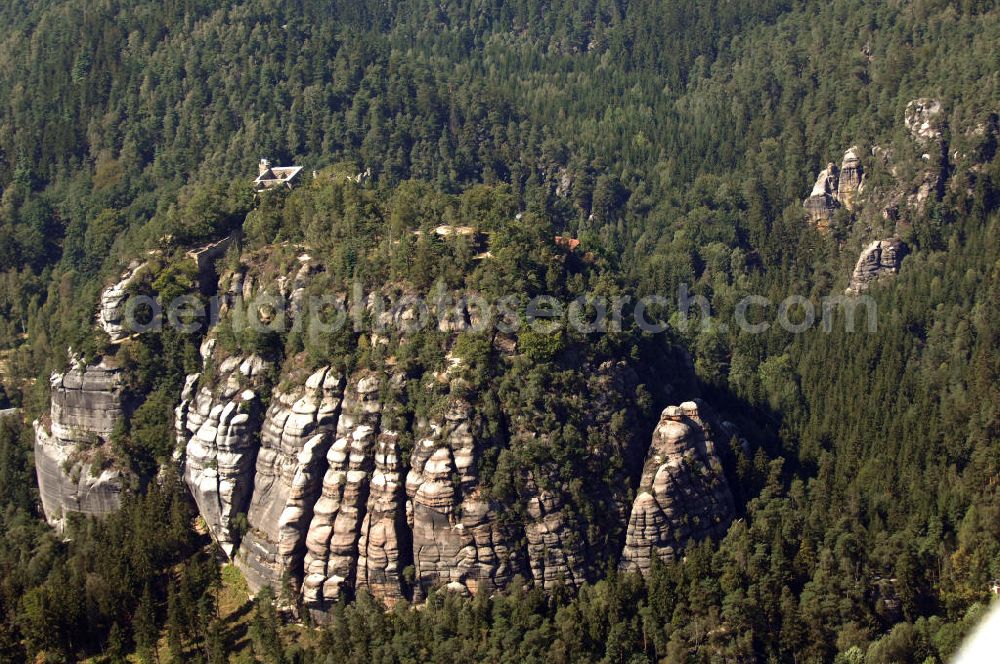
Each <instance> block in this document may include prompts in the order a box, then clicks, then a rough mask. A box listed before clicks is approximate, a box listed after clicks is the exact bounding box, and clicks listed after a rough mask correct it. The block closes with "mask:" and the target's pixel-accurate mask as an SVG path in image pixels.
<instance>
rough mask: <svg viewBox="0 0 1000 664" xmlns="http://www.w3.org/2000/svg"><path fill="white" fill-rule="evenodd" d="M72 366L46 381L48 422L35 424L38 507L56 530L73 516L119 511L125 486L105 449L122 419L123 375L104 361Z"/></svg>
mask: <svg viewBox="0 0 1000 664" xmlns="http://www.w3.org/2000/svg"><path fill="white" fill-rule="evenodd" d="M72 364H73V366H72V367H71V368H70V370H69V371H66V372H65V373H55V374H53V375H52V377H51V379H50V383H51V390H52V405H51V410H50V414H49V418H48V422H44V421H42V420H35V422H34V428H35V470H36V473H37V476H38V490H39V494H40V496H41V499H42V508H43V510H44V512H45V518H46V520H48V522H49V523H50V524H52V525H53V526H55V527H56V528H58V529H62V528H63V527H64V526H65V520H66V516H67V514H69V513H71V512H79V513H81V514H87V515H93V516H101V515H103V514H107V513H108V512H112V511H115V510H117V509H118V508H119V506H120V504H121V493H122V489H123V486H124V478H123V475H122V472H121V471H120V470H119V469H117V468H114V467H113V465H112V464H111V463H110V456H111V455H110V454H108V450H107V446H108V445H109V443H110V440H111V434H112V432H113V431H114V429H115V426H116V425H117V423H118V422H119V420H120V419H121V418H122V416H123V390H122V377H121V371H120V369H118V368H117V367H115V366H113V365H112V364H111V362H110V360H109V359H108V358H102V359H101V360H100V361H99V362H97V363H96V364H93V365H89V366H85V365H84V364H83V363H82V362H79V361H74V362H73V363H72Z"/></svg>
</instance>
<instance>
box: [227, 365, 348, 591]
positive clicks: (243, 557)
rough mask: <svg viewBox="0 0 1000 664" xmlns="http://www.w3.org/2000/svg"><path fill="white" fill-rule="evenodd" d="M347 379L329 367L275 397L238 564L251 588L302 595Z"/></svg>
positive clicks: (266, 418)
mask: <svg viewBox="0 0 1000 664" xmlns="http://www.w3.org/2000/svg"><path fill="white" fill-rule="evenodd" d="M343 383H344V381H343V378H342V377H341V376H340V375H339V374H338V373H337V372H336V371H333V370H331V369H330V368H329V367H324V368H322V369H319V370H318V371H316V372H314V373H312V374H310V375H309V376H308V377H307V378H306V379H305V380H304V382H303V383H302V384H301V385H296V386H293V387H292V388H290V389H289V391H287V392H284V391H279V392H277V393H275V394H274V396H272V398H271V402H270V406H269V407H268V409H267V412H266V414H265V416H264V422H263V425H262V427H261V432H260V448H259V450H258V452H257V462H256V467H255V472H254V476H253V496H252V498H251V501H250V507H249V510H248V512H247V522H248V526H249V529H248V530H247V532H246V534H245V536H244V537H243V540H242V542H241V544H240V550H239V554H238V555H237V558H236V562H237V564H238V565H239V566H240V568H241V569H242V570H243V572H244V574H245V575H246V577H247V579H248V580H249V582H250V585H251V587H253V588H261V587H263V586H272V587H273V588H275V589H278V588H279V587H280V588H281V589H283V590H288V591H290V592H291V593H292V594H295V593H297V592H298V590H299V588H300V586H301V582H302V577H301V570H302V560H303V558H304V556H305V552H306V546H305V540H306V533H307V530H308V526H309V522H310V521H311V520H312V514H313V505H314V504H315V502H316V499H317V498H318V497H319V494H320V492H321V490H322V484H323V474H324V471H325V469H326V455H327V452H328V451H329V449H330V445H331V444H332V443H333V434H334V431H335V430H336V426H337V418H338V415H339V414H340V404H341V399H342V397H343Z"/></svg>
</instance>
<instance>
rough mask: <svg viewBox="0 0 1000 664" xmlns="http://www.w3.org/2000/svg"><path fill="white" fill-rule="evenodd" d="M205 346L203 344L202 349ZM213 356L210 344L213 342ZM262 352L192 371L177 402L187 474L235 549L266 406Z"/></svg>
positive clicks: (215, 527) (228, 548) (213, 525)
mask: <svg viewBox="0 0 1000 664" xmlns="http://www.w3.org/2000/svg"><path fill="white" fill-rule="evenodd" d="M203 350H204V349H203ZM207 355H208V358H207V359H210V358H211V348H210V347H209V348H208V352H207ZM268 368H269V367H268V365H267V363H265V362H264V361H263V360H262V359H261V358H259V357H257V356H255V355H251V356H249V357H245V358H244V357H240V356H235V357H228V358H226V359H225V360H223V361H222V362H221V363H220V364H219V365H218V367H217V370H216V371H217V373H216V375H215V377H214V379H211V380H210V377H209V376H207V375H205V374H202V375H201V376H199V377H195V378H192V377H189V380H188V384H187V389H186V390H185V394H183V395H182V399H181V404H180V405H179V406H178V408H177V411H176V412H177V414H178V415H179V421H178V422H177V431H178V436H179V437H180V440H181V442H183V444H184V446H185V454H184V480H185V481H186V482H187V485H188V487H190V489H191V493H192V494H193V495H194V499H195V502H196V503H197V504H198V512H199V513H200V514H201V516H202V518H204V519H205V522H206V523H207V524H208V527H209V529H210V530H211V532H212V534H213V536H214V537H215V539H216V540H217V541H218V543H219V546H220V547H221V548H222V550H223V551H225V553H226V554H227V555H229V556H232V555H233V552H234V550H235V547H236V544H237V543H238V542H239V540H240V536H241V535H242V532H241V531H242V530H244V529H245V528H246V510H247V503H248V500H249V498H250V496H251V491H252V487H253V481H254V473H253V469H254V463H255V461H256V457H257V451H258V445H257V440H256V439H257V436H258V435H259V432H260V428H261V423H262V420H263V410H264V409H263V406H262V404H261V402H260V399H259V398H258V396H257V392H256V391H255V390H256V389H259V387H260V386H261V384H262V382H263V374H264V372H265V371H266V370H267V369H268Z"/></svg>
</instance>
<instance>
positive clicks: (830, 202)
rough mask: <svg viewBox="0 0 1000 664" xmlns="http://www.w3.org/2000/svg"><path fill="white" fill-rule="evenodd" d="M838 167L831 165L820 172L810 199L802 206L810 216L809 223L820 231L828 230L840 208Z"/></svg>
mask: <svg viewBox="0 0 1000 664" xmlns="http://www.w3.org/2000/svg"><path fill="white" fill-rule="evenodd" d="M837 175H838V171H837V166H836V164H833V163H830V164H827V165H826V168H825V169H823V170H822V171H820V174H819V176H818V177H817V178H816V184H814V185H813V188H812V193H810V194H809V198H807V199H806V200H805V201H803V203H802V206H803V207H804V208H805V209H806V213H807V214H808V215H809V221H811V222H812V223H814V224H816V226H817V227H818V228H819V229H820V230H826V229H827V228H828V227H829V226H830V222H831V221H833V213H834V211H835V210H836V209H837V208H838V207H840V202H839V201H838V200H837Z"/></svg>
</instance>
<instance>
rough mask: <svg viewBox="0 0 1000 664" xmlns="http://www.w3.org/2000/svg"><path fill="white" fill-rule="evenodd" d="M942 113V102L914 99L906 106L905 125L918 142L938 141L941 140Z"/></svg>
mask: <svg viewBox="0 0 1000 664" xmlns="http://www.w3.org/2000/svg"><path fill="white" fill-rule="evenodd" d="M941 111H942V107H941V102H940V101H938V100H937V99H929V98H927V97H921V98H920V99H914V100H913V101H911V102H910V103H908V104H907V105H906V111H904V113H903V123H904V124H905V125H906V128H907V129H908V130H909V131H910V134H911V135H912V136H913V138H914V140H916V141H917V142H920V143H927V142H930V141H936V140H938V139H940V138H941V122H942V120H943V117H942V115H941Z"/></svg>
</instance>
